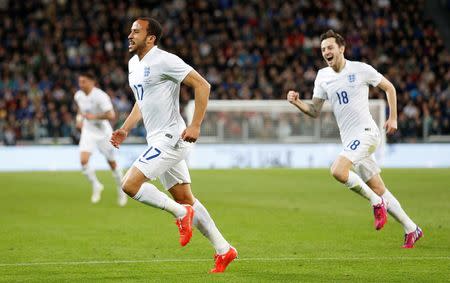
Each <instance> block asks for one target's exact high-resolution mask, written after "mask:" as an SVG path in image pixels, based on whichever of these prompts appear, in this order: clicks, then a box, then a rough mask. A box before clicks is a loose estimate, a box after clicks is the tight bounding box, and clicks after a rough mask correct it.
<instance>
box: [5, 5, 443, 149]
mask: <svg viewBox="0 0 450 283" xmlns="http://www.w3.org/2000/svg"><path fill="white" fill-rule="evenodd" d="M141 2H142V3H141ZM144 3H145V5H144ZM446 5H447V9H448V2H447V4H446ZM423 6H424V1H423V0H419V1H389V0H376V1H375V0H374V1H365V0H357V1H355V0H351V1H344V0H342V1H268V0H265V1H261V0H258V1H232V0H219V1H206V0H198V1H183V0H174V1H163V2H157V1H131V2H128V1H94V2H89V1H66V0H56V1H51V0H42V1H0V15H1V19H0V22H1V25H0V40H1V44H0V140H1V141H2V143H3V144H5V145H14V144H17V143H36V142H38V143H45V142H49V143H54V142H58V143H71V142H76V140H77V135H78V133H77V131H76V130H75V127H74V124H75V123H74V117H75V113H76V109H75V104H74V102H73V94H74V93H75V91H76V89H77V81H76V78H77V76H76V75H77V73H78V72H80V71H83V70H87V69H90V70H94V71H95V73H96V74H97V76H98V79H99V84H100V86H101V87H102V88H103V89H104V90H106V91H107V93H108V94H109V95H110V96H111V98H112V99H113V103H114V105H115V108H116V111H118V113H119V115H118V120H117V121H116V124H121V123H122V122H123V119H124V118H125V117H126V115H127V112H128V111H129V110H130V109H131V106H132V103H133V102H132V99H133V98H132V97H131V91H130V90H129V87H128V83H127V73H126V71H127V62H128V59H129V56H130V55H129V54H128V51H127V46H128V41H127V35H128V33H129V29H130V24H131V22H132V20H133V19H135V18H136V17H138V16H143V15H144V16H150V17H155V18H157V19H159V20H160V21H161V22H162V23H163V25H164V31H163V34H164V36H163V40H162V42H161V44H160V46H161V47H162V48H163V49H167V50H170V51H173V52H175V53H176V54H178V55H179V56H180V57H182V58H183V59H184V60H185V61H187V62H188V63H189V64H191V65H193V66H195V68H196V69H197V70H199V71H200V73H202V74H203V75H204V76H205V77H206V78H207V80H208V81H209V82H210V83H211V84H212V93H211V98H212V99H284V98H285V95H286V92H287V91H288V90H289V89H296V90H298V91H300V93H301V96H302V98H306V99H308V98H311V94H312V87H313V82H314V78H315V75H316V72H317V70H318V68H320V67H323V66H324V64H323V62H322V59H321V55H320V50H319V48H318V47H319V45H320V42H319V39H318V36H319V35H320V33H322V32H323V31H325V30H327V29H329V28H333V29H335V30H336V31H338V32H340V33H341V34H343V35H344V36H345V38H346V41H347V44H348V46H347V49H346V57H347V58H348V59H354V60H362V61H365V62H367V63H370V64H372V65H373V66H374V67H375V68H376V69H378V70H379V71H380V72H381V73H383V74H385V75H386V76H387V77H388V78H389V79H390V80H391V81H392V82H393V83H394V84H395V86H396V89H397V95H398V105H399V131H398V132H397V134H396V135H395V136H393V137H390V139H389V142H418V141H419V142H421V141H428V140H429V137H430V136H432V135H438V136H442V135H444V136H445V135H450V87H449V82H450V68H449V66H450V56H449V52H448V49H446V48H445V46H444V40H443V38H442V36H441V35H440V32H439V31H438V29H437V28H436V27H435V24H434V23H433V22H432V21H431V20H430V19H426V18H424V17H423V14H422V13H421V11H422V10H423ZM138 7H147V8H146V9H144V10H142V9H139V8H138ZM192 95H193V94H192V93H190V92H188V91H187V89H185V88H183V89H182V92H181V97H180V99H181V102H182V105H186V103H187V102H188V101H189V100H190V99H191V98H192ZM371 97H372V98H384V94H382V93H381V91H380V90H372V91H371ZM143 134H144V130H143V128H142V127H140V128H137V129H135V131H134V132H133V135H136V136H142V135H143Z"/></svg>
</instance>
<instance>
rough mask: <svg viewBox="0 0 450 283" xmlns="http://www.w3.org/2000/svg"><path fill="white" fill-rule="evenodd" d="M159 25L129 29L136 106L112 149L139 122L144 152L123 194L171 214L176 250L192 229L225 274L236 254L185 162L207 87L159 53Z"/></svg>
mask: <svg viewBox="0 0 450 283" xmlns="http://www.w3.org/2000/svg"><path fill="white" fill-rule="evenodd" d="M160 37H161V25H160V24H159V23H158V22H157V21H156V20H154V19H151V18H139V19H138V20H136V21H135V22H134V23H133V25H132V27H131V33H130V35H129V36H128V39H129V51H130V53H135V55H134V56H133V57H132V58H131V59H130V61H129V63H128V72H129V76H128V79H129V83H130V87H131V89H132V90H133V93H134V97H135V99H136V103H135V104H134V107H133V109H132V111H131V113H130V115H129V116H128V118H127V119H126V120H125V122H124V124H123V126H122V127H121V128H120V129H118V130H116V131H114V133H113V134H112V137H111V143H112V144H113V145H114V146H115V147H119V145H120V144H121V143H122V142H123V141H124V140H125V138H126V137H127V135H128V133H129V131H130V130H131V129H132V128H133V127H134V126H135V125H136V123H137V122H138V121H140V120H141V119H143V122H144V126H145V129H146V130H147V143H148V147H147V148H146V149H145V150H144V151H143V153H142V154H141V155H140V156H139V158H137V159H136V161H135V162H134V164H133V166H132V167H131V168H130V169H129V170H128V172H127V173H126V174H125V177H124V178H123V182H122V188H123V190H124V191H125V192H126V193H127V194H128V195H129V196H130V197H132V198H133V199H135V200H137V201H139V202H142V203H144V204H147V205H150V206H153V207H156V208H160V209H163V210H165V211H168V212H170V213H172V214H173V215H174V216H175V217H176V219H177V221H176V223H177V225H178V228H179V232H180V244H181V245H182V246H185V245H186V244H187V243H188V242H189V241H190V239H191V236H192V226H191V224H193V225H195V226H196V227H197V228H198V230H200V232H202V234H203V235H204V236H205V237H206V238H208V239H209V240H210V242H211V243H212V245H213V246H214V248H215V250H216V257H215V268H214V269H212V270H211V272H214V273H215V272H223V271H224V270H225V268H226V267H227V265H228V264H229V263H230V262H231V261H233V260H234V259H235V258H236V257H237V252H236V249H234V248H233V247H232V246H231V245H230V244H229V243H228V242H227V241H226V240H225V239H224V237H223V236H222V234H221V233H220V232H219V230H218V229H217V227H216V225H215V224H214V221H213V220H212V218H211V216H210V215H209V213H208V211H207V210H206V208H205V207H204V206H203V205H202V204H201V203H200V201H199V200H198V199H196V198H195V197H194V195H193V194H192V191H191V186H190V183H191V178H190V175H189V171H188V168H187V165H186V161H185V158H186V157H187V155H188V152H189V150H190V148H191V145H192V144H191V143H193V142H195V141H196V140H197V139H198V137H199V135H200V125H201V123H202V121H203V117H204V115H205V111H206V106H207V103H208V97H209V92H210V85H209V83H208V82H207V81H206V80H205V79H204V78H203V77H202V76H200V75H199V74H198V73H197V72H196V71H195V70H194V69H193V68H192V67H191V66H189V65H187V64H186V63H185V62H184V61H183V60H182V59H180V58H179V57H178V56H176V55H174V54H171V53H168V52H166V51H163V50H161V49H159V48H158V47H157V46H156V44H157V43H158V41H159V39H160ZM181 83H183V84H185V85H187V86H189V87H192V88H194V91H195V111H194V116H193V120H192V124H191V125H189V126H188V127H186V124H185V122H184V120H183V118H182V117H181V115H180V109H179V95H180V85H181ZM157 177H158V178H159V180H160V181H161V183H162V184H163V186H164V187H165V189H166V190H168V191H169V193H170V194H171V195H172V197H173V198H174V199H175V200H173V199H171V198H170V197H168V196H167V195H166V194H165V193H163V192H161V191H159V190H158V189H157V188H156V187H155V186H154V185H153V184H150V183H148V182H147V181H148V180H154V179H156V178H157Z"/></svg>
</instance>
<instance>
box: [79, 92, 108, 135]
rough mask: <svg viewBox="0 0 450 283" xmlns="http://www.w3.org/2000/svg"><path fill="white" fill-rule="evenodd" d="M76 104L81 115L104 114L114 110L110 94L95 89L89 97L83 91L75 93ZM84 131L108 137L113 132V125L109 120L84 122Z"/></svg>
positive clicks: (85, 120)
mask: <svg viewBox="0 0 450 283" xmlns="http://www.w3.org/2000/svg"><path fill="white" fill-rule="evenodd" d="M75 102H76V103H77V105H78V109H79V111H80V113H81V114H87V113H91V114H102V113H105V112H108V111H110V110H113V105H112V103H111V99H110V98H109V96H108V94H106V93H105V92H104V91H102V90H101V89H99V88H96V87H94V88H93V89H92V90H91V93H89V95H86V93H85V92H84V91H82V90H78V91H77V92H76V93H75ZM81 130H82V131H89V133H91V134H97V135H106V134H110V133H111V132H112V127H111V124H110V123H109V121H108V120H105V119H102V120H88V119H84V120H83V128H82V129H81Z"/></svg>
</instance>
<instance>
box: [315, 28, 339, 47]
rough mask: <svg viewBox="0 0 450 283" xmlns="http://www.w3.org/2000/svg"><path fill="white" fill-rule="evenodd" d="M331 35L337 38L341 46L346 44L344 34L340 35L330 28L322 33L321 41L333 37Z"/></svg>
mask: <svg viewBox="0 0 450 283" xmlns="http://www.w3.org/2000/svg"><path fill="white" fill-rule="evenodd" d="M331 37H334V39H335V40H336V43H337V45H338V46H339V47H341V46H345V40H344V38H343V37H342V35H340V34H339V33H337V32H335V31H334V30H332V29H329V30H328V31H327V32H325V33H322V34H321V35H320V42H322V41H323V40H325V39H327V38H331Z"/></svg>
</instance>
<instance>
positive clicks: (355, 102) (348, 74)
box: [313, 60, 383, 144]
mask: <svg viewBox="0 0 450 283" xmlns="http://www.w3.org/2000/svg"><path fill="white" fill-rule="evenodd" d="M382 78H383V76H382V75H381V74H380V73H378V72H377V71H376V70H375V69H374V68H373V67H372V66H370V65H368V64H365V63H362V62H357V61H349V60H346V62H345V66H344V69H342V70H341V71H340V72H339V73H336V72H335V71H334V70H333V69H332V68H331V67H326V68H323V69H320V70H319V72H318V73H317V77H316V80H315V82H314V94H313V98H314V97H315V98H320V99H325V100H329V101H330V103H331V105H332V108H333V113H334V116H335V117H336V121H337V124H338V126H339V132H340V134H341V140H342V142H343V143H344V144H345V143H347V142H349V141H351V140H353V139H355V138H356V135H357V134H359V133H361V132H363V131H364V130H366V129H367V128H369V129H373V130H377V129H378V128H377V125H376V123H375V121H374V120H373V118H372V115H371V114H370V111H369V85H372V86H377V85H378V84H379V83H380V82H381V79H382Z"/></svg>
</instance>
